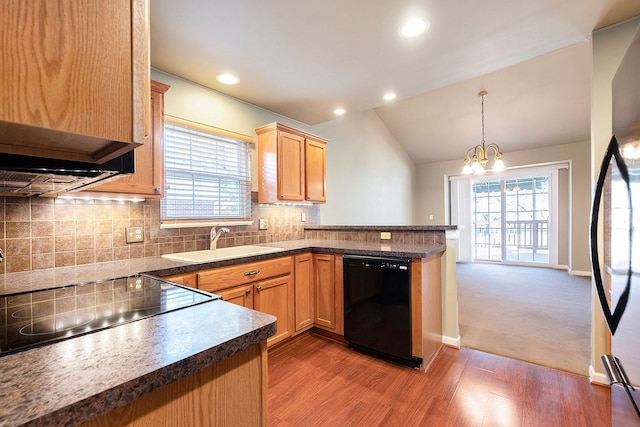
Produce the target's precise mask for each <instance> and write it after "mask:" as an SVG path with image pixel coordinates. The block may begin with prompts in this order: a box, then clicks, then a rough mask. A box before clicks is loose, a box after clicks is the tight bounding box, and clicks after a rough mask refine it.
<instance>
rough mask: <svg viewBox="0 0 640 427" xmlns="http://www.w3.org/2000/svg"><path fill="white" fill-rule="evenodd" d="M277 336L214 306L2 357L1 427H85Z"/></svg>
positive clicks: (268, 326) (268, 321)
mask: <svg viewBox="0 0 640 427" xmlns="http://www.w3.org/2000/svg"><path fill="white" fill-rule="evenodd" d="M211 331H215V333H212V332H211ZM275 332H276V324H275V317H273V316H271V315H268V314H264V313H260V312H257V311H253V310H249V309H246V308H243V307H240V306H237V305H234V304H231V303H227V302H224V301H221V300H213V301H210V302H205V303H203V304H199V305H196V306H192V307H188V308H183V309H179V310H176V311H172V312H169V313H165V314H161V315H157V316H154V317H150V318H146V319H142V320H138V321H135V322H131V323H127V324H124V325H120V326H116V327H113V328H110V329H104V330H101V331H97V332H93V333H90V334H87V335H83V336H79V337H76V338H71V339H67V340H64V341H61V342H58V343H55V344H50V345H45V346H42V347H38V348H34V349H31V350H27V351H23V352H20V353H16V354H11V355H8V356H4V357H2V358H0V366H1V370H2V377H1V379H0V401H2V405H0V425H2V426H16V425H22V424H25V423H28V424H29V425H34V426H57V425H60V426H62V425H75V424H79V423H82V422H84V421H87V420H89V419H91V418H94V417H96V416H99V415H102V414H104V413H106V412H108V411H110V410H111V409H113V408H115V407H117V406H121V405H124V404H127V403H129V402H131V401H133V400H135V399H137V398H139V397H141V396H142V395H144V394H145V393H148V392H150V391H152V390H154V389H156V388H159V387H161V386H163V385H165V384H168V383H170V382H172V381H174V380H176V379H179V378H181V377H184V376H186V375H188V374H191V373H193V372H196V371H197V370H199V369H202V368H204V367H206V366H208V365H211V364H212V363H214V362H217V361H219V360H221V359H224V358H226V357H228V356H230V355H232V354H234V353H236V352H238V351H240V350H242V349H244V348H247V347H249V346H251V345H253V344H256V343H258V342H260V341H263V340H266V339H267V338H268V337H269V336H271V335H273V334H275Z"/></svg>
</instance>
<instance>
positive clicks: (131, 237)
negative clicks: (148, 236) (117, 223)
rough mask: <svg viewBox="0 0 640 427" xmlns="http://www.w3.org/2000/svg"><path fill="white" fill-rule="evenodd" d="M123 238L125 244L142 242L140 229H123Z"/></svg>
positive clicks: (142, 235)
mask: <svg viewBox="0 0 640 427" xmlns="http://www.w3.org/2000/svg"><path fill="white" fill-rule="evenodd" d="M124 236H125V241H126V242H127V243H139V242H144V233H143V231H142V227H125V229H124Z"/></svg>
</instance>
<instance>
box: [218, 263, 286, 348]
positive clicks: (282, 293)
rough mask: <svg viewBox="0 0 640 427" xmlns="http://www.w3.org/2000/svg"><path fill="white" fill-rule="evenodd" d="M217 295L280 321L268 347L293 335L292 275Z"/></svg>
mask: <svg viewBox="0 0 640 427" xmlns="http://www.w3.org/2000/svg"><path fill="white" fill-rule="evenodd" d="M215 293H216V295H219V296H220V297H222V299H223V300H224V301H227V302H230V303H232V304H237V305H240V306H242V307H246V308H252V309H254V310H257V311H261V312H262V313H267V314H271V315H272V316H275V317H276V318H277V319H278V320H277V323H276V326H277V330H276V334H275V335H274V336H272V337H271V338H269V339H267V345H270V346H271V345H274V344H277V343H279V342H280V341H282V340H285V339H287V338H289V337H290V336H291V335H292V334H293V331H294V326H293V323H294V322H293V310H292V309H291V307H293V283H292V279H291V275H286V276H282V277H276V278H274V279H268V280H263V281H260V282H256V283H250V284H247V285H240V286H236V287H233V288H229V289H224V290H221V291H216V292H215Z"/></svg>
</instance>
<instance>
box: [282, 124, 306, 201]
mask: <svg viewBox="0 0 640 427" xmlns="http://www.w3.org/2000/svg"><path fill="white" fill-rule="evenodd" d="M304 141H305V140H304V138H303V137H301V136H299V135H294V134H291V133H288V132H284V131H280V132H278V198H279V199H280V200H304V191H305V189H304V176H305V175H304V174H305V172H304Z"/></svg>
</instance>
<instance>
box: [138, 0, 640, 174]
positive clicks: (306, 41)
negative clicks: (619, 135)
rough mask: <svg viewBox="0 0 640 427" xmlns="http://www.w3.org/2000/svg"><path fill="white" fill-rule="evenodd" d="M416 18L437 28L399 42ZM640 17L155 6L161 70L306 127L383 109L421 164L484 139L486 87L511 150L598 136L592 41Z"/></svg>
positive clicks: (494, 125)
mask: <svg viewBox="0 0 640 427" xmlns="http://www.w3.org/2000/svg"><path fill="white" fill-rule="evenodd" d="M415 15H418V16H421V17H424V18H427V19H428V20H429V21H430V22H431V26H430V29H429V30H428V31H427V32H426V33H424V34H421V35H420V36H418V37H416V38H413V39H404V38H401V37H399V36H398V28H399V27H400V25H401V24H402V23H403V21H404V20H406V19H407V18H408V17H410V16H415ZM637 15H640V2H637V1H629V0H590V1H586V2H585V1H584V0H540V1H528V0H487V1H484V2H479V1H476V0H459V1H455V2H452V1H443V0H440V1H437V0H436V1H430V2H427V1H405V0H396V1H389V0H359V1H358V0H323V1H319V0H307V1H299V0H271V1H264V0H242V1H233V2H212V1H209V0H183V1H180V2H176V1H172V0H154V1H153V2H151V62H152V66H153V67H155V68H157V69H160V70H163V71H166V72H169V73H171V74H174V75H177V76H180V77H182V78H185V79H187V80H191V81H193V82H196V83H198V84H201V85H203V86H206V87H209V88H211V89H214V90H217V91H219V92H223V93H225V94H228V95H230V96H233V97H236V98H238V99H241V100H243V101H246V102H249V103H251V104H254V105H257V106H259V107H262V108H265V109H267V110H270V111H273V112H276V113H279V114H282V115H284V116H287V117H290V118H292V119H295V120H298V121H300V122H302V123H305V124H308V125H315V124H318V123H322V122H325V121H328V120H341V118H336V116H335V115H334V113H333V111H334V109H335V108H336V107H343V108H344V109H346V110H347V113H346V114H347V115H348V114H350V113H355V112H360V111H366V110H372V109H373V110H375V111H376V112H377V114H378V115H379V117H380V118H381V119H382V120H383V122H384V123H385V124H386V126H387V127H388V128H389V130H390V131H391V133H392V134H393V135H394V137H395V138H396V139H397V141H398V142H399V143H400V144H401V145H402V146H403V147H404V148H405V150H406V151H407V152H408V153H409V155H410V156H411V157H412V159H413V160H414V161H415V162H416V163H418V164H420V163H424V162H427V161H439V160H450V159H455V158H460V157H461V156H462V155H464V151H465V150H466V149H467V148H468V147H470V146H471V145H473V144H476V143H478V142H479V141H480V137H481V119H480V98H479V97H478V96H477V93H478V92H479V91H480V90H486V91H488V95H487V96H486V99H485V126H486V139H487V142H496V143H498V144H499V145H500V147H501V149H502V151H503V152H509V151H515V150H520V149H526V148H534V147H539V146H545V145H555V144H561V143H569V142H578V141H584V140H587V139H589V134H590V124H589V123H590V120H589V115H590V81H591V48H590V43H589V40H590V37H591V33H592V31H593V30H594V29H597V28H602V27H604V26H607V25H611V24H613V23H616V22H620V21H622V20H625V19H628V18H631V17H634V16H637ZM221 72H233V73H234V74H236V75H237V76H238V77H239V78H240V83H239V84H237V85H233V86H227V85H223V84H221V83H219V82H218V81H216V78H215V77H216V75H217V74H218V73H221ZM386 91H394V92H395V93H396V94H397V98H396V99H395V100H394V101H391V102H389V101H384V100H383V99H382V95H383V94H384V93H385V92H386Z"/></svg>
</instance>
